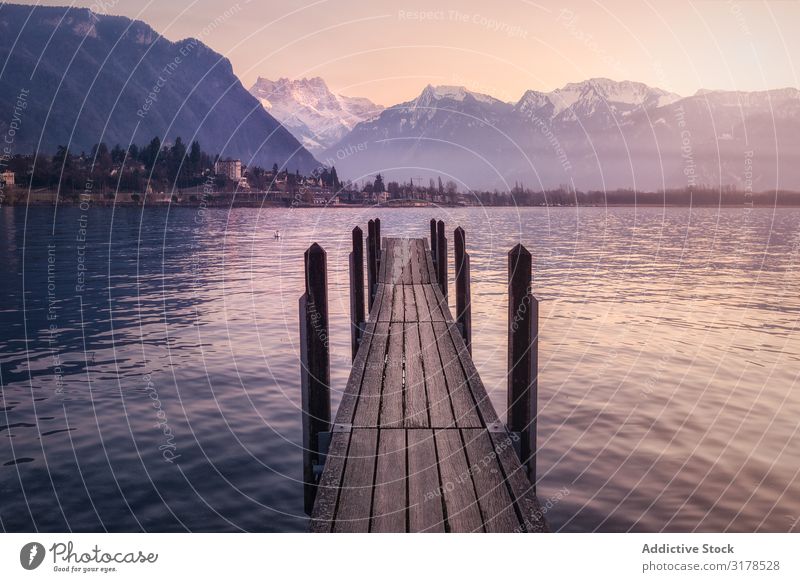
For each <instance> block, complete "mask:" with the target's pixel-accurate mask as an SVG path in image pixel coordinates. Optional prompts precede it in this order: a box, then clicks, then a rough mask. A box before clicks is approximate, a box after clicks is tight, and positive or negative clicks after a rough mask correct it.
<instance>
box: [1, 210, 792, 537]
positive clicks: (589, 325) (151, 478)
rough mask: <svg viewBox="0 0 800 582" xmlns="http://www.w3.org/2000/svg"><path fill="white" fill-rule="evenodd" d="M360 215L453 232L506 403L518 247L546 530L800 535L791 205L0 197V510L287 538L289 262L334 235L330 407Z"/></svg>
mask: <svg viewBox="0 0 800 582" xmlns="http://www.w3.org/2000/svg"><path fill="white" fill-rule="evenodd" d="M376 216H377V217H380V219H381V223H382V234H383V235H384V236H420V237H425V236H428V234H429V225H428V224H429V219H430V218H431V217H436V218H441V219H444V220H445V222H446V223H447V229H448V231H449V232H450V235H449V237H450V239H451V240H452V229H453V228H455V226H457V225H461V226H463V227H464V229H465V230H466V234H467V246H468V250H469V252H470V256H471V265H472V285H473V287H472V299H473V311H472V317H473V355H474V359H475V362H476V364H477V366H478V368H479V371H480V373H481V377H482V379H483V381H484V383H485V385H486V388H487V390H489V392H490V395H491V398H492V401H493V402H494V405H495V408H496V409H497V410H498V411H504V410H505V408H504V407H505V401H506V392H505V390H506V379H505V373H506V358H507V355H506V354H507V352H506V325H507V322H506V319H507V311H506V310H507V294H506V289H505V284H506V277H507V273H506V269H507V265H506V253H507V252H508V250H509V249H510V248H511V247H512V246H513V245H514V244H516V243H517V242H522V243H523V244H524V245H526V247H527V248H528V249H529V250H530V251H531V253H532V254H533V256H534V273H535V274H534V287H535V293H536V295H537V296H538V297H539V299H540V301H541V304H540V333H541V341H540V347H539V366H540V374H539V447H540V451H539V456H538V473H539V479H540V480H539V484H538V493H539V497H540V499H541V501H542V503H543V504H545V505H546V506H548V512H547V519H548V520H549V521H550V524H551V527H552V529H554V530H561V531H748V532H749V531H779V532H787V531H800V435H798V430H799V429H800V390H798V375H799V374H800V333H798V330H797V328H798V323H800V294H798V286H799V285H798V283H800V277H798V269H800V209H784V208H779V209H758V208H756V209H753V208H742V209H714V208H700V209H697V208H695V209H690V208H522V209H513V208H486V209H479V208H471V209H467V208H463V209H432V208H418V209H335V210H333V209H329V210H325V209H289V208H287V209H274V208H270V209H263V210H259V209H235V210H231V211H227V210H222V209H200V208H171V209H167V208H147V207H145V208H135V207H119V208H116V209H114V208H91V209H88V210H81V209H80V208H78V207H59V208H57V209H54V208H42V207H40V208H30V209H25V208H18V207H17V208H3V209H1V210H0V225H2V230H1V231H0V254H1V255H2V257H3V259H2V260H3V262H4V271H3V273H4V276H3V277H2V278H1V279H0V290H1V292H2V297H3V300H2V305H1V306H0V309H1V311H0V318H2V327H0V358H1V359H0V373H1V376H0V382H1V383H2V399H0V527H2V528H3V529H4V530H8V531H33V530H38V531H70V530H71V531H139V530H146V531H183V530H192V531H238V530H247V531H303V530H304V529H305V528H306V525H307V519H306V516H305V515H304V513H303V488H302V482H301V474H302V467H301V461H302V454H301V448H300V443H301V440H302V438H301V426H300V423H301V421H300V412H299V404H300V372H299V361H298V343H297V342H298V298H299V296H300V295H301V293H302V287H303V273H302V265H303V262H302V255H303V252H304V250H305V249H306V248H307V247H308V245H309V244H311V243H312V242H314V241H317V242H319V243H320V244H321V245H322V246H323V247H324V248H325V249H326V250H327V253H328V270H329V281H328V284H329V293H330V300H331V328H330V333H331V340H332V342H331V349H332V369H331V376H332V384H333V389H334V391H333V393H332V399H333V401H334V402H333V406H334V411H335V407H336V405H337V404H338V401H339V391H340V390H342V389H343V388H344V386H345V384H346V382H347V377H348V373H349V364H350V347H349V346H350V332H349V319H348V317H349V315H348V312H349V296H348V286H349V283H348V277H347V255H348V253H349V251H350V230H351V229H352V227H353V226H355V225H361V226H362V228H364V229H365V230H366V222H367V220H368V219H370V218H373V217H376ZM276 229H280V230H281V231H282V233H283V238H281V239H279V240H278V239H274V238H273V232H274V231H275V230H276ZM451 261H452V252H451ZM450 272H451V278H452V267H451V271H450ZM450 296H451V297H454V295H453V291H452V290H451V294H450Z"/></svg>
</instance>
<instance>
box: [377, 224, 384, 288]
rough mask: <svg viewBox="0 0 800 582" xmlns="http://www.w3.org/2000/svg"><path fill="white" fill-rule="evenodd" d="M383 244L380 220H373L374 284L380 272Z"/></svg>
mask: <svg viewBox="0 0 800 582" xmlns="http://www.w3.org/2000/svg"><path fill="white" fill-rule="evenodd" d="M382 248H383V242H382V241H381V219H380V218H376V219H375V282H376V283H377V281H378V273H380V272H381V249H382Z"/></svg>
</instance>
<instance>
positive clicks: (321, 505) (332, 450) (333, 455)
mask: <svg viewBox="0 0 800 582" xmlns="http://www.w3.org/2000/svg"><path fill="white" fill-rule="evenodd" d="M349 444H350V432H349V431H347V432H334V433H333V434H332V435H331V442H330V445H329V446H328V455H327V457H326V459H325V470H324V471H323V473H322V477H321V478H320V481H319V484H318V485H317V498H316V500H315V502H314V512H313V513H312V518H311V523H310V524H309V529H310V531H312V532H329V531H331V530H332V529H333V522H334V518H335V517H336V502H337V500H338V499H339V486H340V484H341V482H342V476H343V475H344V466H345V459H346V458H347V448H348V445H349Z"/></svg>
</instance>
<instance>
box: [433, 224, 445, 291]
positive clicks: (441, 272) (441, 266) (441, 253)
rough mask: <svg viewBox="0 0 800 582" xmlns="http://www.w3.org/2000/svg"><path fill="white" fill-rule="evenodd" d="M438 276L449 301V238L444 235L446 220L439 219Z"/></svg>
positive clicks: (437, 241)
mask: <svg viewBox="0 0 800 582" xmlns="http://www.w3.org/2000/svg"><path fill="white" fill-rule="evenodd" d="M436 230H437V240H436V256H437V259H436V276H437V279H438V280H439V287H441V289H442V295H443V296H444V301H445V303H447V239H446V238H445V236H444V222H443V221H441V220H440V221H439V222H438V223H437V225H436Z"/></svg>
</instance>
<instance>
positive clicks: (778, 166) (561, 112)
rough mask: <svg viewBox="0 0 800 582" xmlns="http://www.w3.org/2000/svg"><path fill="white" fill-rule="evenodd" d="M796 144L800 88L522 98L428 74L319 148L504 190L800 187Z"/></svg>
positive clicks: (615, 88) (606, 90) (397, 175)
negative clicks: (421, 84) (415, 92)
mask: <svg viewBox="0 0 800 582" xmlns="http://www.w3.org/2000/svg"><path fill="white" fill-rule="evenodd" d="M337 152H345V153H346V155H344V156H342V155H339V156H338V157H337V156H336V153H337ZM798 156H800V91H798V90H797V89H776V90H771V91H759V92H729V91H700V92H698V93H697V94H696V95H693V96H691V97H681V96H679V95H675V94H673V93H669V92H667V91H664V90H661V89H657V88H654V87H649V86H647V85H645V84H643V83H636V82H631V81H620V82H618V81H612V80H609V79H589V80H587V81H583V82H581V83H570V84H568V85H566V86H565V87H563V88H561V89H557V90H555V91H551V92H547V93H545V92H539V91H527V92H526V93H525V94H524V95H523V96H522V98H521V99H520V100H519V101H517V102H516V103H506V102H503V101H500V100H498V99H494V98H493V97H491V96H489V95H482V94H480V93H475V92H472V91H469V90H467V89H465V88H464V87H448V86H443V87H433V86H430V85H429V86H428V87H426V88H425V89H424V90H423V91H422V93H421V94H420V95H419V96H418V97H417V98H416V99H414V100H412V101H408V102H405V103H400V104H399V105H395V106H392V107H388V108H387V109H386V110H384V111H383V112H382V113H381V114H380V115H379V116H378V117H377V118H375V119H373V120H369V121H365V122H362V123H360V124H358V125H356V126H355V127H354V128H353V130H352V131H351V132H350V133H349V134H347V135H346V136H345V137H344V138H343V139H342V140H341V141H340V142H338V143H337V144H335V145H333V146H331V148H330V149H329V150H328V151H327V152H325V153H322V154H320V158H321V159H326V158H328V157H330V158H333V159H337V162H336V167H337V170H338V171H339V175H341V176H347V177H348V178H353V179H359V178H361V177H366V176H372V175H374V174H375V173H377V172H381V173H382V174H383V175H384V178H386V179H390V180H392V179H401V180H402V179H408V178H421V179H423V180H427V177H429V176H436V175H442V176H445V175H446V176H448V177H450V178H452V179H454V180H456V181H458V182H461V183H463V186H462V188H463V187H464V186H466V187H469V188H474V189H493V188H498V189H501V190H508V189H510V188H511V187H512V186H513V185H514V183H515V182H522V183H524V185H525V187H528V188H531V189H534V190H539V189H542V188H554V187H557V186H559V185H561V184H566V185H570V186H574V187H576V188H578V189H581V190H591V189H616V188H635V189H639V190H661V189H663V188H686V187H689V188H692V187H695V186H700V185H709V186H712V187H714V186H719V185H731V186H735V187H737V188H739V189H742V190H748V189H752V190H754V191H759V190H769V189H774V188H779V189H795V190H797V189H800V164H797V160H798V159H800V158H799V157H798Z"/></svg>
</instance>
